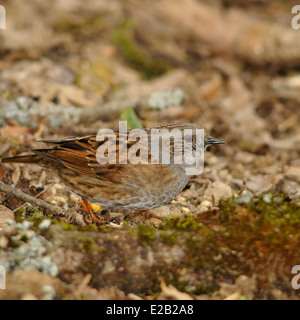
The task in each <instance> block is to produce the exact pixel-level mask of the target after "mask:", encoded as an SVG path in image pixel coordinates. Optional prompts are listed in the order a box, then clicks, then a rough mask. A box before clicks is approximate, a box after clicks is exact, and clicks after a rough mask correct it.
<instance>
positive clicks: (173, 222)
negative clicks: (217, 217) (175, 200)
mask: <svg viewBox="0 0 300 320" xmlns="http://www.w3.org/2000/svg"><path fill="white" fill-rule="evenodd" d="M201 227H202V224H201V223H198V222H197V221H196V220H195V217H193V216H189V217H187V218H182V217H176V218H168V219H166V221H165V223H164V224H163V225H162V227H161V228H162V229H166V230H179V231H192V230H197V229H198V228H201Z"/></svg>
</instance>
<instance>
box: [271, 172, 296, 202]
mask: <svg viewBox="0 0 300 320" xmlns="http://www.w3.org/2000/svg"><path fill="white" fill-rule="evenodd" d="M275 189H276V191H278V192H282V193H284V194H285V195H287V196H288V197H289V198H290V199H291V200H295V199H300V168H296V167H290V168H288V169H287V171H286V173H285V175H284V177H283V178H282V179H281V180H280V181H279V182H278V183H277V184H276V186H275Z"/></svg>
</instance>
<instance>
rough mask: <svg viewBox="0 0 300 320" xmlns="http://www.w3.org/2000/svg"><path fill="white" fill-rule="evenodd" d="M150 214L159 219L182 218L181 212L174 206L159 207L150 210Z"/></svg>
mask: <svg viewBox="0 0 300 320" xmlns="http://www.w3.org/2000/svg"><path fill="white" fill-rule="evenodd" d="M150 212H151V213H153V214H154V215H156V216H158V217H161V218H166V217H180V216H183V214H182V213H181V211H180V210H179V209H178V208H175V207H174V206H161V207H158V208H155V209H151V210H150Z"/></svg>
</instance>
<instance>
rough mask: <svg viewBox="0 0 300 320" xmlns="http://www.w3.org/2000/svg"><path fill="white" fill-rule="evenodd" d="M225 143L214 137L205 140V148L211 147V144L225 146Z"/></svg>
mask: <svg viewBox="0 0 300 320" xmlns="http://www.w3.org/2000/svg"><path fill="white" fill-rule="evenodd" d="M225 143H226V142H225V141H223V140H220V139H216V138H214V137H208V138H207V139H206V140H205V145H207V146H209V145H212V144H225Z"/></svg>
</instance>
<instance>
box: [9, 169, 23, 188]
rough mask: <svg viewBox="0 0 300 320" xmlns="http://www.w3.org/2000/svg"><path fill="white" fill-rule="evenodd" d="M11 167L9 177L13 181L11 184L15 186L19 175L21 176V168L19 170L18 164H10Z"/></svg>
mask: <svg viewBox="0 0 300 320" xmlns="http://www.w3.org/2000/svg"><path fill="white" fill-rule="evenodd" d="M12 167H13V168H14V171H13V173H12V175H11V179H12V181H13V184H14V185H15V186H16V185H17V183H18V181H19V179H20V176H21V170H20V166H19V165H18V164H15V163H14V164H12Z"/></svg>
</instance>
